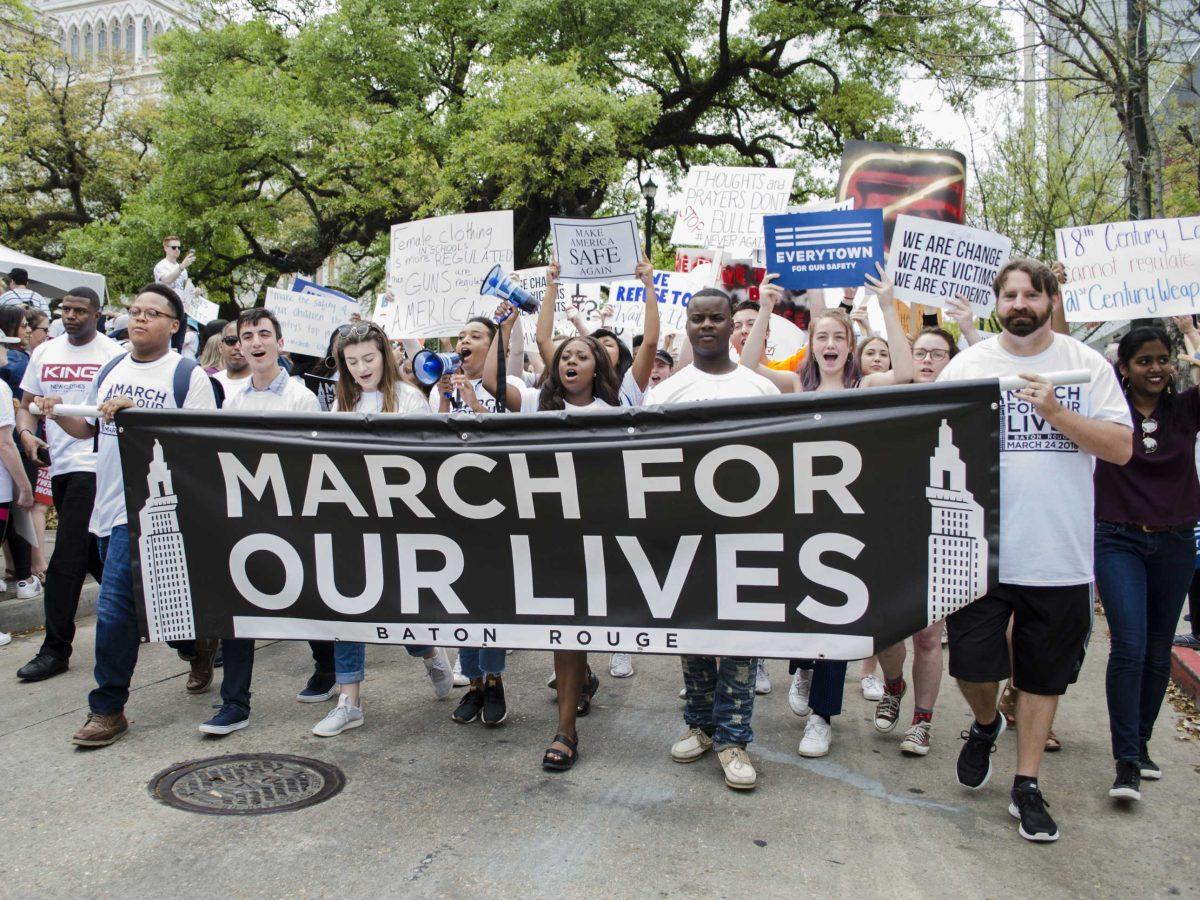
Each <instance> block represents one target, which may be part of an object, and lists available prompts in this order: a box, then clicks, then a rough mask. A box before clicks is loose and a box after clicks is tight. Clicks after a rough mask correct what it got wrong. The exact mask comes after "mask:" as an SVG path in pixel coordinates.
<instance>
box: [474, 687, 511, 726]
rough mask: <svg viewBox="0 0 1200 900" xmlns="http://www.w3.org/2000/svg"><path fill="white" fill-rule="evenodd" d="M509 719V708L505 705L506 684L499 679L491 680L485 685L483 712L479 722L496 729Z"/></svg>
mask: <svg viewBox="0 0 1200 900" xmlns="http://www.w3.org/2000/svg"><path fill="white" fill-rule="evenodd" d="M507 718H508V707H507V706H505V705H504V682H503V681H501V680H500V678H499V677H496V678H489V679H488V680H486V681H484V683H483V712H482V713H480V715H479V721H480V722H482V723H483V724H484V725H486V726H488V727H489V728H495V727H496V726H497V725H499V724H501V723H502V722H503V721H504V720H505V719H507Z"/></svg>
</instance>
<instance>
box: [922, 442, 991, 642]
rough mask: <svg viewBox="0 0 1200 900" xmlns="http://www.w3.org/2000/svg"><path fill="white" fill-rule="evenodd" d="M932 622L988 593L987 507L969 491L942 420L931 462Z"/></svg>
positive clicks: (964, 470) (928, 491) (928, 492)
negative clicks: (985, 515)
mask: <svg viewBox="0 0 1200 900" xmlns="http://www.w3.org/2000/svg"><path fill="white" fill-rule="evenodd" d="M925 496H926V497H927V498H928V499H929V505H930V506H931V507H932V522H931V524H930V530H929V622H930V624H932V623H933V622H936V621H938V620H939V619H944V618H946V616H948V615H950V613H952V612H954V611H955V610H956V609H960V608H961V607H963V606H966V605H967V604H968V603H970V602H971V601H972V600H974V599H976V598H977V597H980V596H982V595H983V593H984V591H986V590H987V576H988V543H987V532H986V530H985V528H984V523H983V507H982V506H980V505H979V504H978V503H976V502H975V496H974V495H973V494H972V493H971V492H970V491H968V490H967V466H966V464H965V463H964V462H963V461H962V458H961V457H960V456H959V454H958V447H956V446H955V445H954V432H953V431H952V430H951V429H950V424H949V423H948V422H947V421H946V420H945V419H942V425H941V427H940V428H939V429H938V445H937V449H936V450H934V451H933V456H931V457H930V458H929V487H927V488H926V489H925Z"/></svg>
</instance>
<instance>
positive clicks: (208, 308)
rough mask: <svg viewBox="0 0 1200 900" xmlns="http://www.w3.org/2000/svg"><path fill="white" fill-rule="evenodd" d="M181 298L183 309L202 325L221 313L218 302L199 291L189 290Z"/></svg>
mask: <svg viewBox="0 0 1200 900" xmlns="http://www.w3.org/2000/svg"><path fill="white" fill-rule="evenodd" d="M180 299H182V300H183V311H184V312H185V313H187V315H189V316H191V317H192V318H193V319H195V320H196V321H197V322H199V323H200V324H201V325H204V324H206V323H208V322H211V321H212V320H213V319H216V318H218V317H219V316H220V315H221V310H220V308H219V307H218V306H217V304H215V303H213V302H212V301H211V300H209V299H208V298H207V297H205V296H204V295H203V294H201V293H200V292H199V291H188V292H187V293H186V295H185V296H183V297H181V298H180ZM201 349H203V348H201Z"/></svg>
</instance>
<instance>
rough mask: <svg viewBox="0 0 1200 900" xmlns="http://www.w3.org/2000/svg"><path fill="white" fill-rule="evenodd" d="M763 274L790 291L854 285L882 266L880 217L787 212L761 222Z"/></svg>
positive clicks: (865, 212) (873, 212)
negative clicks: (773, 276) (775, 278)
mask: <svg viewBox="0 0 1200 900" xmlns="http://www.w3.org/2000/svg"><path fill="white" fill-rule="evenodd" d="M763 227H764V229H765V230H766V237H767V270H768V271H769V272H777V273H778V274H779V280H778V281H777V282H776V283H777V284H779V285H780V286H781V287H785V288H788V289H789V290H793V291H802V290H808V289H810V288H826V287H858V286H859V285H861V284H864V283H865V281H866V276H867V275H868V274H870V275H875V274H876V270H875V263H876V262H878V263H880V264H882V263H883V213H882V212H881V211H880V210H878V209H859V210H836V211H832V212H814V213H788V214H787V215H782V216H767V217H766V218H765V219H763Z"/></svg>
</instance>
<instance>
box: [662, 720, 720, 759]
mask: <svg viewBox="0 0 1200 900" xmlns="http://www.w3.org/2000/svg"><path fill="white" fill-rule="evenodd" d="M712 746H713V739H712V738H711V737H710V736H709V735H707V734H705V733H704V732H703V731H701V730H700V729H699V728H689V729H688V730H687V733H686V734H685V735H684V736H683V737H681V738H680V739H679V740H677V741H676V742H675V743H674V744H672V745H671V759H673V760H675V762H681V763H688V762H692V761H693V760H697V759H699V758H700V757H702V756H703V755H704V754H705V753H707V752H708V751H709V750H711V749H712Z"/></svg>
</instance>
